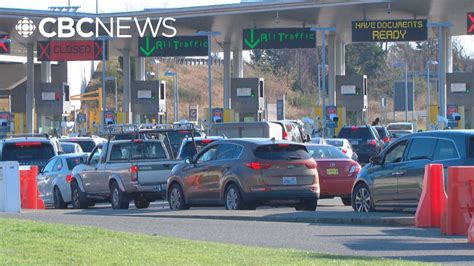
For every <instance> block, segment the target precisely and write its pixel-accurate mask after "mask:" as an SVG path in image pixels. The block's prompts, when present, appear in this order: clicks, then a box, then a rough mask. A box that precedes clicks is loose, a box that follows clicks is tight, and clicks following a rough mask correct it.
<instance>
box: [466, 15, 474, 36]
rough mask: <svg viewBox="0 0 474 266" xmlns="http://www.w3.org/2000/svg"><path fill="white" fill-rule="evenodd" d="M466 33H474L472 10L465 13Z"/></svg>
mask: <svg viewBox="0 0 474 266" xmlns="http://www.w3.org/2000/svg"><path fill="white" fill-rule="evenodd" d="M467 34H469V35H474V12H469V13H467Z"/></svg>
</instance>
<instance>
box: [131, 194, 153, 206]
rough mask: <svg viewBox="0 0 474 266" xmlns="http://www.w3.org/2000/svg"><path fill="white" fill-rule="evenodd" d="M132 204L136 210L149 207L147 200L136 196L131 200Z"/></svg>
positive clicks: (141, 196)
mask: <svg viewBox="0 0 474 266" xmlns="http://www.w3.org/2000/svg"><path fill="white" fill-rule="evenodd" d="M133 204H135V208H137V209H146V208H148V207H150V201H149V200H147V199H146V198H145V197H144V196H143V195H138V196H137V197H135V198H134V199H133Z"/></svg>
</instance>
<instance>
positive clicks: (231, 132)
mask: <svg viewBox="0 0 474 266" xmlns="http://www.w3.org/2000/svg"><path fill="white" fill-rule="evenodd" d="M283 132H284V130H283V127H282V125H281V124H279V123H276V122H237V123H214V124H212V125H211V128H210V134H209V135H211V136H226V137H228V138H268V139H271V138H275V139H276V140H281V139H284V133H283ZM288 139H289V138H288Z"/></svg>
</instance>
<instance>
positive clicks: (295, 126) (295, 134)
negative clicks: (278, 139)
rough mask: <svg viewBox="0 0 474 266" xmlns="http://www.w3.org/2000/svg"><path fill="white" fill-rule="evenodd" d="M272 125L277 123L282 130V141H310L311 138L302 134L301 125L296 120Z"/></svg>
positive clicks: (280, 121) (282, 121)
mask: <svg viewBox="0 0 474 266" xmlns="http://www.w3.org/2000/svg"><path fill="white" fill-rule="evenodd" d="M272 123H277V124H279V125H281V126H282V128H283V137H282V139H284V140H289V141H294V142H298V143H304V142H309V141H311V136H310V135H309V134H306V133H305V132H304V128H303V123H302V122H301V123H299V122H298V121H297V120H279V121H275V122H272Z"/></svg>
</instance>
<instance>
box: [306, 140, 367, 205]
mask: <svg viewBox="0 0 474 266" xmlns="http://www.w3.org/2000/svg"><path fill="white" fill-rule="evenodd" d="M306 148H307V149H308V152H309V154H310V155H311V157H313V159H314V160H315V161H316V163H317V169H318V174H319V184H320V189H321V194H320V198H334V197H341V199H342V202H343V203H344V205H346V206H351V193H352V185H353V184H354V180H355V179H356V177H357V174H358V173H359V171H360V165H359V164H358V163H357V162H356V161H354V160H352V159H350V158H349V157H348V156H347V155H346V154H344V153H342V152H341V151H340V150H339V149H338V148H336V147H334V146H330V145H321V144H308V145H306Z"/></svg>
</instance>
